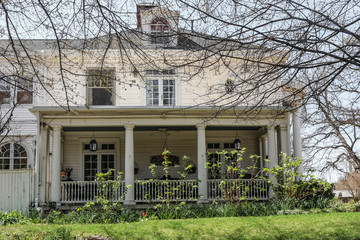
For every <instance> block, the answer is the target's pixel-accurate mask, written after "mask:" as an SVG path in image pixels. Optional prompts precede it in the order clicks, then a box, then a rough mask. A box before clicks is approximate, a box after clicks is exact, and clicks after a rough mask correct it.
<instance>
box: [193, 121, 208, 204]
mask: <svg viewBox="0 0 360 240" xmlns="http://www.w3.org/2000/svg"><path fill="white" fill-rule="evenodd" d="M205 127H206V126H205V125H204V124H199V125H196V128H197V158H198V159H197V165H198V168H197V169H198V179H199V180H200V182H199V195H200V198H199V200H198V203H207V202H208V190H207V184H208V179H207V169H206V168H205V166H206V135H205Z"/></svg>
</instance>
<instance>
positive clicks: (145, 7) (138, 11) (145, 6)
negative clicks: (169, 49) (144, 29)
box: [136, 3, 156, 29]
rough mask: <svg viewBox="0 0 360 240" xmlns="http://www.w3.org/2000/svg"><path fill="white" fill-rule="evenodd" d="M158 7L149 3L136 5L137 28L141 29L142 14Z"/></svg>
mask: <svg viewBox="0 0 360 240" xmlns="http://www.w3.org/2000/svg"><path fill="white" fill-rule="evenodd" d="M154 7H156V5H154V4H149V3H141V4H138V5H136V19H137V28H138V29H141V12H142V11H144V10H148V9H150V8H154Z"/></svg>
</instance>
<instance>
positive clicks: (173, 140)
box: [33, 108, 300, 206]
mask: <svg viewBox="0 0 360 240" xmlns="http://www.w3.org/2000/svg"><path fill="white" fill-rule="evenodd" d="M35 110H36V109H35ZM35 110H33V111H35ZM38 110H39V112H38V114H39V115H40V114H41V120H42V121H41V122H40V120H39V119H40V118H39V119H38V121H39V142H38V143H39V144H37V151H36V152H37V164H38V165H37V166H36V168H37V177H36V181H38V182H37V183H36V184H35V185H36V186H38V188H37V190H36V191H35V195H36V196H38V197H37V198H36V199H35V205H36V204H39V205H47V204H49V203H55V204H56V205H57V206H60V205H64V204H72V203H84V202H87V201H94V200H95V195H96V192H97V189H98V187H97V186H98V184H99V183H97V182H95V181H94V179H95V175H96V173H97V172H104V171H105V172H106V171H107V169H111V168H114V169H115V171H116V172H123V177H122V179H121V184H120V187H119V189H117V190H116V193H115V195H114V200H119V199H120V197H122V198H121V199H120V201H121V202H123V203H124V205H135V204H137V203H156V202H160V201H163V200H166V201H169V202H176V201H196V202H199V203H202V202H203V203H206V202H210V201H214V200H216V201H226V200H227V199H229V198H230V197H235V198H241V199H259V200H265V199H268V198H271V197H272V192H271V189H269V186H268V185H267V181H266V180H263V179H260V178H258V177H259V176H261V175H262V169H263V168H264V167H269V168H272V167H273V166H275V164H277V163H278V161H279V157H278V155H279V153H280V152H281V151H282V152H285V153H289V152H291V150H290V149H291V140H290V124H289V115H288V114H284V115H278V114H276V118H269V117H268V115H267V114H270V113H271V112H270V111H267V112H264V113H263V114H264V115H263V116H261V117H260V116H257V117H258V119H257V120H252V121H249V120H239V119H238V118H234V116H233V115H232V114H233V112H229V113H226V114H228V115H225V112H224V113H223V114H224V116H223V118H218V119H214V120H210V121H207V122H206V124H205V123H204V121H205V120H204V119H203V116H204V115H207V110H206V111H205V110H203V112H200V111H199V110H196V109H194V110H187V111H192V113H193V115H191V117H189V116H190V115H188V117H186V118H185V117H184V115H183V111H182V110H174V109H171V111H170V110H169V112H167V113H166V114H165V113H164V111H163V110H160V109H151V110H149V109H136V114H135V113H132V114H131V115H129V111H128V109H120V108H114V109H106V110H103V109H102V110H101V111H100V110H96V111H95V110H94V109H80V110H79V111H78V112H77V114H76V115H73V116H68V115H66V113H64V112H62V110H58V109H46V110H43V109H38ZM150 113H151V114H152V115H151V116H150V115H148V114H150ZM293 119H295V118H293ZM296 126H297V125H296ZM299 131H300V129H299V128H295V124H294V130H293V141H296V142H299V139H298V138H297V137H296V136H300V134H299ZM296 134H297V135H296ZM235 139H240V141H241V143H242V147H245V148H246V154H245V155H244V156H243V158H244V161H243V163H242V166H241V168H242V169H244V168H247V167H249V166H252V164H255V165H253V166H252V168H251V169H254V171H255V172H253V173H249V175H250V176H249V177H246V178H245V179H241V180H238V179H237V180H233V179H229V178H228V180H226V181H225V182H221V180H220V178H221V177H219V176H211V173H210V172H209V170H208V169H207V168H206V165H207V163H208V161H209V154H208V153H210V155H211V154H214V153H216V152H218V151H221V150H223V149H226V150H228V151H231V150H233V149H234V145H233V143H234V140H235ZM92 140H96V142H97V144H98V149H96V151H91V149H90V147H89V143H90V142H91V141H92ZM164 148H166V149H169V150H170V151H171V155H173V156H174V159H177V160H176V161H174V163H172V164H171V166H170V167H169V169H168V170H169V172H168V175H171V178H169V179H170V180H168V181H162V180H156V181H150V180H147V179H161V176H164V175H165V173H164V171H163V169H162V168H163V167H162V164H161V163H160V164H159V163H157V162H158V161H157V159H158V157H159V154H161V152H162V151H163V149H164ZM298 148H299V147H297V148H296V149H298ZM296 149H295V145H294V152H295V153H296V151H295V150H296ZM297 151H298V152H299V149H298V150H297ZM252 154H256V155H258V156H260V158H259V159H257V161H256V163H252V162H251V160H250V156H251V155H252ZM183 155H187V156H188V157H189V158H190V160H185V159H181V156H183ZM179 159H180V160H179ZM264 159H270V161H268V162H265V161H264ZM188 161H191V162H192V165H195V166H196V170H194V171H192V172H191V173H190V174H188V175H187V178H186V179H187V180H178V179H181V178H180V176H179V174H178V169H176V168H175V167H174V166H175V165H180V166H183V165H185V164H187V162H188ZM218 161H220V162H222V163H224V161H225V159H224V157H223V158H218ZM154 162H155V163H157V164H158V165H157V167H156V168H157V173H158V174H159V176H158V178H154V177H153V176H152V174H151V172H150V170H149V166H150V165H151V164H152V163H154ZM63 168H71V169H73V171H72V174H71V178H70V181H64V179H62V177H61V176H60V172H61V170H62V169H63ZM136 169H137V170H136ZM135 170H136V171H135ZM224 170H225V169H221V171H222V173H223V172H224ZM219 171H220V170H219ZM268 177H269V178H272V177H273V176H271V174H270V176H268ZM174 179H176V180H174ZM125 185H126V186H129V188H128V189H127V191H125ZM194 186H196V187H194ZM230 187H231V188H230ZM227 188H228V189H227Z"/></svg>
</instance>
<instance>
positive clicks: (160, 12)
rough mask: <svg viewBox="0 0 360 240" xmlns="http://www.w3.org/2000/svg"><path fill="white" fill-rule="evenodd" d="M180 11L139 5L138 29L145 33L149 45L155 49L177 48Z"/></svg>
mask: <svg viewBox="0 0 360 240" xmlns="http://www.w3.org/2000/svg"><path fill="white" fill-rule="evenodd" d="M179 15H180V13H179V11H173V10H169V9H168V8H162V7H158V6H156V5H152V4H139V5H137V27H138V29H139V31H141V32H143V33H145V35H146V39H147V40H148V43H149V45H152V46H154V47H176V46H177V43H178V39H177V34H176V33H177V32H178V23H179Z"/></svg>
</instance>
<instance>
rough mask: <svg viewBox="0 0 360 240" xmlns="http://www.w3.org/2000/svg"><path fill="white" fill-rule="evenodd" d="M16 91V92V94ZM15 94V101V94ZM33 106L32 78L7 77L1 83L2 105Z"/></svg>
mask: <svg viewBox="0 0 360 240" xmlns="http://www.w3.org/2000/svg"><path fill="white" fill-rule="evenodd" d="M14 91H15V92H14ZM14 93H15V99H13V96H12V95H13V94H14ZM11 102H15V103H16V104H32V103H33V81H32V78H28V79H26V78H19V77H6V78H4V79H2V80H1V81H0V104H10V103H11Z"/></svg>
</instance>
